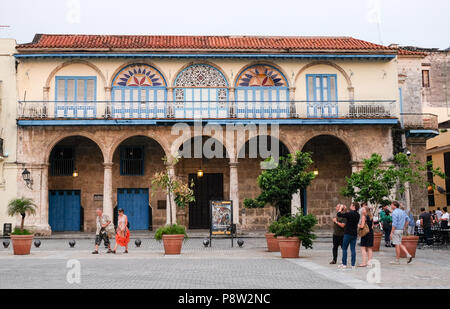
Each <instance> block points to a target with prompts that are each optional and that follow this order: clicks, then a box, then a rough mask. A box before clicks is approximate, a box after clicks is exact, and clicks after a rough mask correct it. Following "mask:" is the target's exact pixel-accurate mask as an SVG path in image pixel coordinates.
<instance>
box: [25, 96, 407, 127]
mask: <svg viewBox="0 0 450 309" xmlns="http://www.w3.org/2000/svg"><path fill="white" fill-rule="evenodd" d="M199 119H201V120H203V121H208V122H218V123H228V122H240V123H245V122H256V123H257V122H264V121H266V122H271V123H280V124H397V123H398V114H397V109H396V101H390V100H353V101H292V100H290V101H279V100H277V101H255V100H253V101H226V100H219V101H211V100H208V99H205V100H204V101H202V100H197V101H186V100H183V101H177V100H174V101H168V100H165V101H148V100H146V101H81V102H80V101H78V102H77V101H19V102H18V123H19V125H78V124H89V125H107V124H157V123H170V122H181V121H184V122H190V121H194V120H199Z"/></svg>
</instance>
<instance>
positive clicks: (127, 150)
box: [120, 146, 144, 176]
mask: <svg viewBox="0 0 450 309" xmlns="http://www.w3.org/2000/svg"><path fill="white" fill-rule="evenodd" d="M120 174H121V175H125V176H133V175H134V176H136V175H143V174H144V148H143V147H139V146H122V147H121V148H120Z"/></svg>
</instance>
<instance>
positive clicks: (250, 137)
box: [236, 134, 296, 161]
mask: <svg viewBox="0 0 450 309" xmlns="http://www.w3.org/2000/svg"><path fill="white" fill-rule="evenodd" d="M259 136H271V135H270V134H256V135H255V136H250V135H248V136H245V139H244V140H243V141H242V143H240V144H237V145H236V150H237V151H236V155H237V156H239V153H240V152H241V151H242V147H244V146H245V145H246V144H247V143H248V142H249V141H250V140H251V139H253V138H257V137H259ZM275 138H276V139H278V141H279V142H280V143H282V144H283V145H284V146H285V147H286V148H287V150H288V151H289V153H291V154H294V153H295V151H296V150H295V148H294V147H293V145H292V144H291V143H289V142H288V141H285V140H282V139H281V138H280V137H275ZM236 143H237V142H236ZM238 161H239V158H238Z"/></svg>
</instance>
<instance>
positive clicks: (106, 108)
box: [97, 87, 112, 118]
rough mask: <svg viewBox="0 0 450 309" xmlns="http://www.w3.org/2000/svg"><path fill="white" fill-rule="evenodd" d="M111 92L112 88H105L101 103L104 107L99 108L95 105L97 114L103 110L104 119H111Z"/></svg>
mask: <svg viewBox="0 0 450 309" xmlns="http://www.w3.org/2000/svg"><path fill="white" fill-rule="evenodd" d="M111 90H112V87H105V102H104V103H103V104H104V106H102V107H100V106H98V105H97V113H98V112H99V110H103V111H104V112H103V115H104V117H105V118H109V117H111V100H112V97H111Z"/></svg>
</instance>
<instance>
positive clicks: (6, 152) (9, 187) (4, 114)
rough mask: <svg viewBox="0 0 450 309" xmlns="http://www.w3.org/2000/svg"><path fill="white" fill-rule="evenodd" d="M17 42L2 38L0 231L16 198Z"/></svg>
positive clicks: (0, 47) (0, 52) (0, 71)
mask: <svg viewBox="0 0 450 309" xmlns="http://www.w3.org/2000/svg"><path fill="white" fill-rule="evenodd" d="M15 52H16V41H15V40H13V39H0V231H2V232H3V224H4V223H13V221H12V218H8V215H7V205H8V202H9V201H10V200H11V199H13V198H15V197H16V196H17V171H18V169H17V164H16V142H17V126H16V118H17V116H16V115H17V91H16V89H17V86H16V69H15V64H16V60H15V58H14V54H15Z"/></svg>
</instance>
